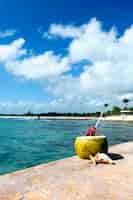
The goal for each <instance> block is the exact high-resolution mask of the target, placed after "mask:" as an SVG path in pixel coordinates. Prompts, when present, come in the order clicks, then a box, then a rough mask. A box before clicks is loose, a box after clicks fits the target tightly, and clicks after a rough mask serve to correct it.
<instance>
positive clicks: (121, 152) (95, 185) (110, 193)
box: [0, 142, 133, 200]
mask: <svg viewBox="0 0 133 200" xmlns="http://www.w3.org/2000/svg"><path fill="white" fill-rule="evenodd" d="M109 152H110V153H111V154H110V155H111V156H112V158H113V159H115V162H116V165H105V164H98V165H97V166H94V165H92V164H91V163H90V161H88V160H82V159H79V158H78V157H77V156H74V157H70V158H66V159H62V160H59V161H55V162H50V163H48V164H43V165H39V166H36V167H32V168H28V169H25V170H21V171H17V172H15V173H11V174H6V175H3V176H0V200H103V199H104V200H133V142H130V143H124V144H120V145H116V146H113V147H111V148H110V150H109Z"/></svg>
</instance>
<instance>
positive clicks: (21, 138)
mask: <svg viewBox="0 0 133 200" xmlns="http://www.w3.org/2000/svg"><path fill="white" fill-rule="evenodd" d="M94 123H95V122H94V121H91V120H90V121H87V120H23V119H22V120H17V119H16V120H15V119H0V174H4V173H8V172H13V171H16V170H19V169H24V168H27V167H31V166H34V165H38V164H41V163H47V162H49V161H53V160H57V159H61V158H64V157H69V156H72V155H74V154H75V153H74V149H73V143H74V140H75V137H76V136H78V135H83V133H84V132H85V131H86V129H87V127H88V126H90V125H93V124H94ZM98 133H101V134H104V135H106V136H107V137H108V141H109V144H110V145H112V144H118V143H123V142H127V141H132V140H133V123H129V122H123V123H118V122H107V121H102V122H101V124H100V127H99V129H98Z"/></svg>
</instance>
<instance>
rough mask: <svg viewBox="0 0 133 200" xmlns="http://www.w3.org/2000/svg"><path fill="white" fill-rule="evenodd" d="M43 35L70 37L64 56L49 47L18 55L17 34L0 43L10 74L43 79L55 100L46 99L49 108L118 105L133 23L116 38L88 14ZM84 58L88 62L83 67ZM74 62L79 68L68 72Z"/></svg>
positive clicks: (129, 66)
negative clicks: (37, 52)
mask: <svg viewBox="0 0 133 200" xmlns="http://www.w3.org/2000/svg"><path fill="white" fill-rule="evenodd" d="M48 34H49V35H50V36H56V37H57V36H59V37H60V38H62V39H65V38H71V41H70V43H69V45H68V47H67V50H68V53H67V55H66V56H65V57H63V56H61V55H56V54H55V53H54V52H53V51H48V52H47V51H46V52H44V53H42V54H40V55H28V53H27V54H26V56H24V53H26V52H27V50H26V49H24V48H23V44H24V40H23V39H19V40H16V41H14V42H13V43H11V44H9V45H0V62H1V63H4V66H5V67H6V69H7V70H8V71H10V72H11V73H12V74H14V75H15V76H18V77H23V78H25V79H32V80H37V79H38V80H40V79H41V80H47V81H48V82H47V87H46V86H45V88H44V89H45V90H47V92H49V95H52V96H53V97H55V100H53V101H52V102H49V104H50V106H51V107H49V106H48V103H47V104H46V105H47V108H49V109H50V110H51V109H52V110H54V111H58V110H59V111H84V112H89V111H93V110H96V109H100V107H101V106H102V104H104V103H106V102H107V103H109V104H111V105H112V104H120V102H121V98H122V97H123V96H130V97H131V96H132V94H133V78H132V74H133V56H132V52H133V37H132V35H133V26H131V27H129V28H127V29H126V30H125V31H124V33H123V34H122V35H121V36H119V37H118V36H117V31H116V29H115V28H113V27H112V28H111V29H110V30H108V31H107V30H106V31H105V30H104V29H103V28H102V24H101V22H99V21H97V20H96V19H92V20H90V21H89V22H88V23H87V24H83V25H81V26H79V27H77V26H72V25H67V26H65V25H61V24H60V25H58V24H52V25H51V26H50V29H49V32H48ZM21 55H23V57H21ZM84 61H86V62H87V63H88V64H87V65H85V66H84ZM79 62H80V65H82V69H83V70H81V72H80V73H79V76H77V77H73V70H71V69H73V64H76V65H78V63H79ZM81 63H83V64H81ZM70 70H71V71H70ZM77 70H79V67H78V68H77ZM66 72H67V73H66ZM68 72H69V73H68ZM129 94H130V95H129Z"/></svg>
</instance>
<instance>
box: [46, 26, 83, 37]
mask: <svg viewBox="0 0 133 200" xmlns="http://www.w3.org/2000/svg"><path fill="white" fill-rule="evenodd" d="M84 29H85V25H83V26H81V27H76V26H73V25H62V24H51V26H50V28H49V31H48V32H44V33H43V37H46V38H48V39H52V38H53V37H60V38H63V39H65V38H77V37H80V36H81V34H82V33H83V32H84Z"/></svg>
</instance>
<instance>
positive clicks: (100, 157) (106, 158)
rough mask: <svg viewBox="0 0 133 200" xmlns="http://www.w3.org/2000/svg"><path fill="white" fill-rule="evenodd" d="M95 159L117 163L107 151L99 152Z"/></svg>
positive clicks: (100, 161) (97, 161)
mask: <svg viewBox="0 0 133 200" xmlns="http://www.w3.org/2000/svg"><path fill="white" fill-rule="evenodd" d="M94 159H95V162H96V163H105V164H115V162H114V161H113V160H112V159H111V158H110V157H109V156H108V155H107V154H105V153H97V154H96V155H95V157H94Z"/></svg>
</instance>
